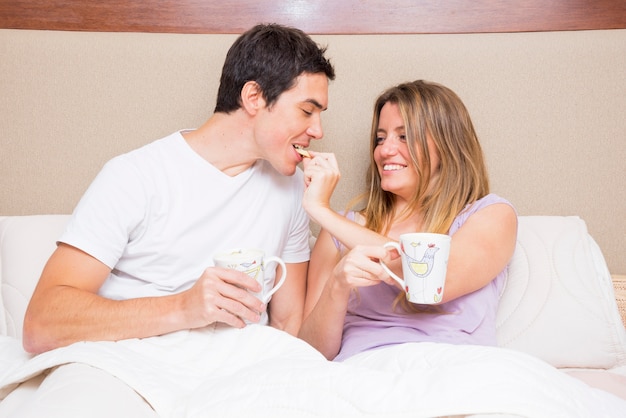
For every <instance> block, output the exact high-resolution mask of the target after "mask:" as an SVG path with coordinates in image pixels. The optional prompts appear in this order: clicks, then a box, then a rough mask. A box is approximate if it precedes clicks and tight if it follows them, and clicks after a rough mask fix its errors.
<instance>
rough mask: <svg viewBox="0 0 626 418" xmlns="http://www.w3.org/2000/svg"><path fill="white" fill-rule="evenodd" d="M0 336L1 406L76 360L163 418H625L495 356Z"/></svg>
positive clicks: (210, 333)
mask: <svg viewBox="0 0 626 418" xmlns="http://www.w3.org/2000/svg"><path fill="white" fill-rule="evenodd" d="M0 338H1V339H0V399H3V398H4V397H6V396H7V395H8V394H9V393H10V392H11V390H12V389H13V388H14V387H15V386H16V385H17V384H18V383H19V382H22V381H25V380H27V379H29V378H30V377H32V376H35V375H38V374H40V373H41V372H43V371H44V370H46V369H49V368H51V367H54V366H57V365H61V364H65V363H70V362H81V363H87V364H90V365H92V366H94V367H98V368H101V369H104V370H106V371H108V372H109V373H111V374H113V375H115V376H117V377H118V378H119V379H121V380H123V381H125V382H126V383H127V384H128V385H130V386H131V387H132V388H134V389H135V390H136V391H137V392H138V393H139V394H141V395H142V396H143V397H144V398H145V399H146V400H147V401H148V402H149V403H150V404H151V405H152V407H153V408H154V409H155V410H156V411H157V412H158V413H159V415H161V416H163V417H200V416H202V417H205V416H216V417H218V416H219V417H229V416H238V417H239V416H249V417H280V416H285V417H290V418H291V417H334V416H341V417H348V416H385V417H408V416H411V417H434V416H449V415H487V414H494V415H500V416H502V415H506V416H524V417H551V418H553V417H594V418H595V417H624V416H626V401H624V400H622V399H620V398H618V397H616V396H613V395H611V394H609V393H606V392H603V391H601V390H598V389H593V388H590V387H588V386H587V385H585V384H584V383H582V382H580V381H578V380H576V379H574V378H571V377H569V376H567V375H566V374H564V373H562V372H560V371H558V370H556V369H555V368H553V367H552V366H549V365H548V364H546V363H544V362H542V361H540V360H537V359H535V358H533V357H531V356H529V355H526V354H523V353H520V352H516V351H512V350H507V349H502V348H494V347H478V346H455V345H448V344H435V343H420V344H404V345H398V346H393V347H388V348H384V349H379V350H376V351H372V352H369V353H363V354H361V355H358V356H355V357H353V358H351V359H349V360H347V361H346V362H343V363H334V362H328V361H326V360H325V359H324V358H323V357H322V356H321V355H320V354H319V353H318V352H317V351H315V350H314V349H313V348H311V347H310V346H308V345H307V344H305V343H304V342H302V341H300V340H298V339H296V338H293V337H290V336H288V335H287V334H285V333H283V332H280V331H277V330H275V329H272V328H269V327H261V326H248V327H246V328H245V329H242V330H237V329H232V328H223V327H210V328H207V329H203V330H196V331H181V332H177V333H172V334H168V335H166V336H161V337H155V338H147V339H143V340H136V339H135V340H125V341H120V342H97V343H77V344H73V345H71V346H69V347H65V348H61V349H57V350H53V351H51V352H48V353H44V354H41V355H39V356H35V357H32V358H31V357H30V356H28V355H27V354H26V353H24V352H23V351H22V349H21V344H20V342H19V341H18V340H16V339H14V338H11V337H0Z"/></svg>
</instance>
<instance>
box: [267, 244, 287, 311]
mask: <svg viewBox="0 0 626 418" xmlns="http://www.w3.org/2000/svg"><path fill="white" fill-rule="evenodd" d="M271 262H275V263H277V264H279V265H280V267H281V271H282V274H281V276H280V280H279V281H278V283H276V284H274V287H273V288H272V290H270V291H269V292H267V295H265V297H264V298H263V300H262V302H263V303H267V302H269V301H270V298H271V297H272V295H273V294H274V293H276V291H277V290H278V289H280V287H281V286H282V285H283V284H284V283H285V279H286V278H287V267H286V266H285V262H284V261H283V260H282V258H280V257H278V256H275V255H274V256H271V257H265V258H264V259H263V268H265V266H267V265H268V264H269V263H271Z"/></svg>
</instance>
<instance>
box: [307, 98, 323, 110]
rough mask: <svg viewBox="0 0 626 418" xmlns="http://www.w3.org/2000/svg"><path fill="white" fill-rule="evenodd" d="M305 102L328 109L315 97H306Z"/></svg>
mask: <svg viewBox="0 0 626 418" xmlns="http://www.w3.org/2000/svg"><path fill="white" fill-rule="evenodd" d="M305 102H306V103H311V104H312V105H313V106H315V107H317V108H318V109H320V110H326V109H327V108H325V107H324V106H322V105H321V104H320V102H318V101H317V100H315V99H306V100H305Z"/></svg>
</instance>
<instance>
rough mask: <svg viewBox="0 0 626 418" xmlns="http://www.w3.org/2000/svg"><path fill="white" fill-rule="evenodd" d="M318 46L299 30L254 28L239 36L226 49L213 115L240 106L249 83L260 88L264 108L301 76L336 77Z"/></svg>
mask: <svg viewBox="0 0 626 418" xmlns="http://www.w3.org/2000/svg"><path fill="white" fill-rule="evenodd" d="M325 52H326V48H321V47H319V46H318V45H317V44H316V43H315V42H314V41H313V40H312V39H311V38H310V37H309V36H308V35H307V34H305V33H304V32H302V31H301V30H300V29H295V28H291V27H286V26H281V25H277V24H263V25H257V26H255V27H253V28H252V29H250V30H248V31H246V32H245V33H244V34H242V35H241V36H240V37H239V38H237V40H236V41H235V43H233V45H232V46H231V47H230V49H229V50H228V54H227V55H226V60H225V61H224V66H223V67H222V77H221V78H220V87H219V90H218V92H217V104H216V106H215V112H225V113H230V112H232V111H234V110H237V109H239V107H241V103H240V94H241V90H242V88H243V86H244V84H246V83H247V82H248V81H255V82H256V83H258V85H259V86H260V88H261V92H262V93H263V98H264V99H265V101H266V103H267V106H271V105H272V104H273V103H274V102H275V101H276V100H277V99H278V96H280V95H281V94H282V93H283V92H284V91H286V90H289V89H290V88H292V87H293V86H294V85H295V81H296V78H297V77H298V76H300V75H301V74H303V73H308V74H318V73H323V74H325V75H326V77H328V79H330V80H333V79H334V78H335V70H334V69H333V66H332V65H331V63H330V61H329V60H328V59H327V58H325V57H324V53H325Z"/></svg>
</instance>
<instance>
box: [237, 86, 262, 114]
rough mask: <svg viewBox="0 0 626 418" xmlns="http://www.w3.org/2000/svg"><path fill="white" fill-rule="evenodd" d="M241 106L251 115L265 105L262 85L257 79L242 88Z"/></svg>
mask: <svg viewBox="0 0 626 418" xmlns="http://www.w3.org/2000/svg"><path fill="white" fill-rule="evenodd" d="M241 107H242V108H243V109H244V110H245V111H246V112H248V113H249V114H251V115H255V114H256V112H257V111H258V110H259V109H262V108H263V107H265V98H264V97H263V92H262V91H261V86H259V83H257V82H256V81H248V82H247V83H246V84H244V85H243V88H242V89H241Z"/></svg>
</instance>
